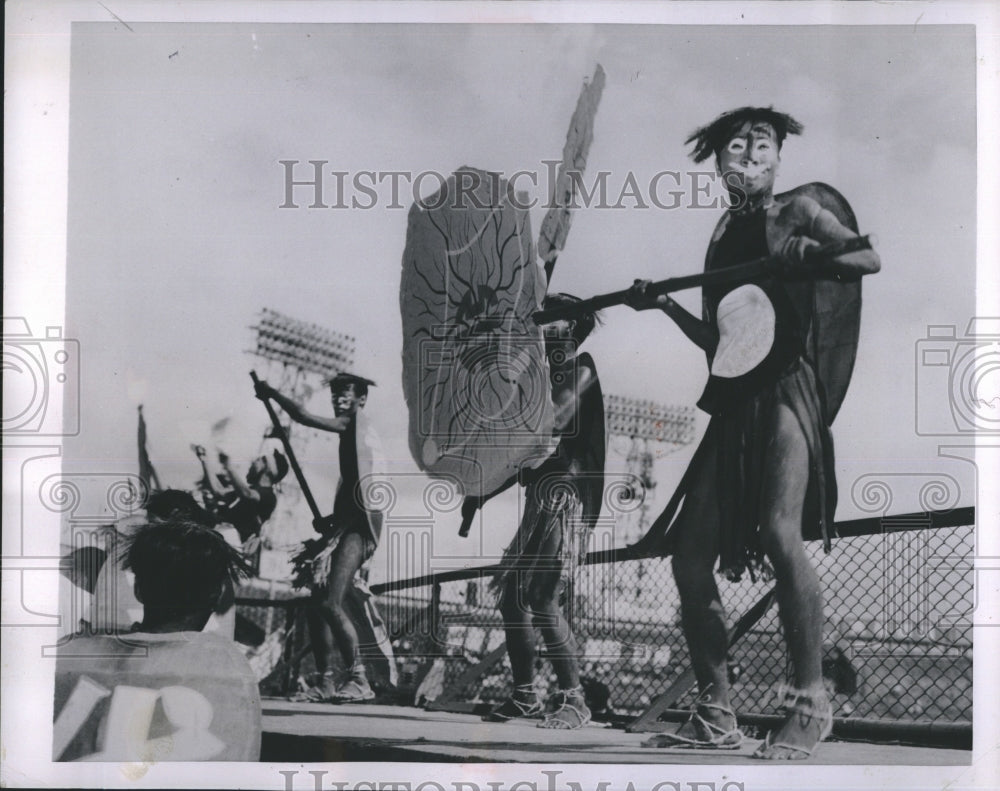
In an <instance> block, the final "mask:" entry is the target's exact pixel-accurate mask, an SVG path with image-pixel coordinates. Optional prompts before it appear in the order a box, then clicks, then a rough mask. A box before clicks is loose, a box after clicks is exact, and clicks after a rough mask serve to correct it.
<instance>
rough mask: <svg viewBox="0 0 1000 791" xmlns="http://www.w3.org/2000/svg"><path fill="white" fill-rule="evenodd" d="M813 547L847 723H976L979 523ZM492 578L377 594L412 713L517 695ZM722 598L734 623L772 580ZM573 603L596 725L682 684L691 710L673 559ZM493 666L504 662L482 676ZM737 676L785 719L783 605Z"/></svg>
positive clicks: (620, 567)
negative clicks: (778, 697) (777, 695)
mask: <svg viewBox="0 0 1000 791" xmlns="http://www.w3.org/2000/svg"><path fill="white" fill-rule="evenodd" d="M807 550H808V552H809V554H810V556H811V558H812V560H813V563H814V565H815V567H816V569H817V571H818V573H819V575H820V578H821V583H822V588H823V591H824V596H825V613H826V624H825V629H824V646H823V674H824V678H825V680H826V684H827V687H828V689H829V691H830V693H831V695H832V697H833V703H834V708H835V713H836V715H837V716H838V717H839V718H854V719H858V718H860V719H864V720H872V721H885V720H892V721H896V722H911V723H918V722H920V723H926V722H934V723H938V722H944V723H957V724H964V723H971V721H972V627H971V623H972V611H973V608H974V604H975V602H974V595H973V574H972V559H973V553H974V528H973V527H971V526H966V527H947V528H933V527H929V526H927V525H926V524H925V525H924V526H923V528H922V529H921V525H920V524H919V523H917V524H916V525H914V524H907V525H902V529H898V530H895V529H893V530H887V531H886V532H880V533H876V534H873V535H857V536H850V537H845V538H840V539H837V540H836V541H835V542H834V547H833V551H832V552H831V553H830V554H828V555H827V554H825V553H824V552H823V549H822V544H821V542H818V541H815V542H808V543H807ZM488 581H489V580H488V577H481V578H476V579H460V580H454V581H446V582H441V583H439V584H438V586H437V587H438V590H437V592H435V593H433V594H432V593H431V587H430V586H428V587H424V588H414V589H410V590H403V591H398V592H390V593H387V594H385V595H383V596H382V597H380V599H379V606H380V608H381V609H382V611H383V614H384V616H385V617H386V620H387V623H388V624H389V629H390V632H391V633H392V634H393V635H394V637H395V640H394V645H395V647H396V652H397V662H398V664H399V668H400V687H401V688H402V689H401V692H403V693H404V694H405V695H406V696H407V697H409V696H411V695H412V698H411V699H412V700H413V702H416V703H418V704H423V703H428V702H431V701H442V700H447V701H451V702H453V703H459V704H464V705H466V706H468V705H469V704H494V703H497V702H499V701H501V700H502V699H503V698H504V697H505V696H506V695H507V694H509V691H510V686H511V678H510V671H509V667H508V664H507V660H506V656H505V654H504V653H503V639H504V638H503V628H502V624H501V622H500V619H499V617H498V615H497V613H496V610H495V607H494V603H493V601H492V600H491V598H490V597H489V596H488V595H487V592H486V585H487V583H488ZM719 588H720V592H721V594H722V598H723V603H724V604H725V605H726V608H727V611H728V613H729V617H730V621H731V622H732V621H734V620H735V619H736V618H738V617H739V616H740V615H742V614H743V613H745V612H747V611H748V610H750V609H751V607H753V606H754V604H755V603H758V602H760V600H761V599H762V597H764V596H765V595H767V593H768V591H769V590H770V588H771V583H768V582H764V581H757V582H751V581H749V580H744V581H743V582H739V583H730V582H727V581H725V580H722V579H719ZM565 604H566V610H567V613H568V615H569V616H570V618H571V620H572V622H573V627H574V631H575V633H576V636H577V642H578V646H579V649H580V656H581V671H582V679H583V684H584V688H585V692H586V693H587V696H588V698H589V702H590V704H591V708H592V709H593V710H594V712H595V715H596V716H597V718H601V717H605V718H608V717H615V716H616V717H635V716H638V715H640V714H642V713H643V712H644V711H645V710H646V709H647V708H648V707H649V706H650V704H651V703H652V702H653V700H655V699H656V698H657V696H659V695H660V694H661V693H662V692H664V691H665V690H667V689H671V688H677V697H676V700H674V701H673V702H672V703H671V704H670V705H671V706H672V707H674V708H685V707H690V706H691V705H692V704H693V702H694V695H695V690H694V688H693V681H690V680H689V681H688V682H687V683H686V684H685V671H686V670H687V669H688V667H689V661H688V655H687V649H686V646H685V641H684V637H683V634H682V632H681V628H680V624H679V613H678V597H677V591H676V588H675V586H674V582H673V576H672V573H671V570H670V560H669V558H647V559H641V560H622V561H619V562H612V563H597V564H594V565H590V566H586V567H584V568H583V569H581V570H580V573H579V577H578V579H577V581H576V585H575V590H574V591H572V592H571V593H570V595H569V596H568V601H566V602H565ZM540 649H541V647H540ZM540 657H542V658H541V659H540V660H539V666H538V671H539V672H538V673H537V681H536V684H537V686H538V689H539V692H540V693H542V694H546V693H547V692H548V691H549V688H550V687H553V685H554V684H555V679H554V677H553V676H552V675H551V672H550V668H549V665H548V663H547V662H545V661H544V650H543V649H541V650H540ZM484 659H485V660H496V661H493V662H492V664H490V662H489V661H487V662H486V663H485V664H484V665H483V667H484V668H485V670H484V672H482V673H481V674H477V673H476V672H473V669H474V668H475V667H476V666H477V665H478V664H479V663H481V662H483V660H484ZM487 666H488V667H487ZM729 672H730V679H731V682H732V693H733V702H734V705H735V707H736V709H737V710H738V711H740V712H741V714H743V715H747V714H750V715H753V714H763V715H766V714H775V713H777V709H776V708H775V706H776V704H777V701H775V700H772V692H773V690H774V688H775V687H776V686H777V684H778V683H779V682H782V681H786V680H788V679H789V678H790V664H789V659H788V656H787V653H786V651H785V648H784V642H783V640H782V635H781V627H780V624H779V622H778V617H777V611H776V608H775V607H774V606H770V607H768V608H767V609H766V611H765V613H764V615H763V617H762V618H760V620H758V621H757V622H756V623H755V624H753V625H752V626H751V628H750V630H749V631H748V632H747V633H746V634H745V635H744V636H743V637H742V639H740V640H738V641H737V642H735V643H734V645H733V646H732V649H731V652H730V656H729ZM688 678H689V676H688ZM432 705H433V704H432Z"/></svg>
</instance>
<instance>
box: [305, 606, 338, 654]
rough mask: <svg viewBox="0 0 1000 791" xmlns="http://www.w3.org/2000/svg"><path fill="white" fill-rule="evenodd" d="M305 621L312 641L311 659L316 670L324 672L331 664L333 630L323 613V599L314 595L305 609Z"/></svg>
mask: <svg viewBox="0 0 1000 791" xmlns="http://www.w3.org/2000/svg"><path fill="white" fill-rule="evenodd" d="M306 622H307V623H308V624H309V641H310V642H311V643H312V653H313V659H314V660H315V662H316V672H317V673H326V672H328V671H329V670H330V668H331V667H332V666H333V652H334V650H335V648H334V644H333V632H331V631H330V625H329V624H328V623H327V622H326V618H325V617H324V615H323V599H321V598H320V597H319V596H315V597H314V598H313V601H312V602H310V604H309V607H308V608H307V609H306Z"/></svg>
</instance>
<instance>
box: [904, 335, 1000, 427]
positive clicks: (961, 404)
mask: <svg viewBox="0 0 1000 791" xmlns="http://www.w3.org/2000/svg"><path fill="white" fill-rule="evenodd" d="M915 364H916V391H915V394H916V411H915V415H916V431H917V434H918V435H921V436H932V437H933V436H956V435H967V434H977V433H979V434H984V433H986V434H997V433H1000V317H985V318H978V317H977V318H973V319H971V320H970V321H969V324H968V327H967V328H966V330H965V334H964V335H962V336H959V335H958V333H957V328H956V326H955V325H954V324H947V325H931V326H929V327H928V328H927V337H926V338H922V339H921V340H919V341H917V344H916V360H915ZM943 399H947V403H944V401H943Z"/></svg>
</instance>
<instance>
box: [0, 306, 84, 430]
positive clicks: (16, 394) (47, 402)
mask: <svg viewBox="0 0 1000 791" xmlns="http://www.w3.org/2000/svg"><path fill="white" fill-rule="evenodd" d="M2 359H3V378H4V388H3V396H4V398H3V433H4V435H5V436H28V435H30V436H33V437H71V436H76V435H77V434H79V433H80V343H79V341H76V340H74V339H72V338H64V337H63V333H62V328H61V327H46V328H45V334H44V335H40V336H35V335H33V334H32V332H31V329H30V328H29V326H28V322H27V320H26V319H24V318H23V317H20V316H11V317H8V316H5V317H3V357H2Z"/></svg>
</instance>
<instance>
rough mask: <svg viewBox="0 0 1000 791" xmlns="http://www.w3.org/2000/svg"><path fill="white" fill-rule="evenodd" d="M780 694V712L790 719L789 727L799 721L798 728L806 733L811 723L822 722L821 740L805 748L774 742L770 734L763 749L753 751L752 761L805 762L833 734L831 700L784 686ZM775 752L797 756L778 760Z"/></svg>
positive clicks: (819, 738) (820, 728) (763, 744)
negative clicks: (793, 720)
mask: <svg viewBox="0 0 1000 791" xmlns="http://www.w3.org/2000/svg"><path fill="white" fill-rule="evenodd" d="M778 694H781V695H783V696H784V697H783V700H782V702H781V708H782V709H783V710H784V711H785V713H786V715H787V719H786V720H785V722H786V724H787V723H788V722H789V721H790V720H791V719H792V718H793V717H796V718H797V719H798V724H799V725H800V726H801V727H802V729H803V730H805V729H806V727H807V726H808V725H809V723H811V722H819V737H818V738H817V739H816V741H815V742H813V745H812V747H802V746H800V745H797V744H789V743H788V742H784V741H779V742H772V741H771V733H770V732H769V733H768V734H767V736H765V737H764V741H763V743H762V744H761V745H760V747H758V748H757V749H756V750H755V751H754V753H753V757H754V758H761V759H763V760H765V761H804V760H805V759H806V758H810V757H812V754H813V752H814V751H815V750H816V747H817V746H819V743H820V742H821V741H823V740H824V739H825V738H826V737H827V736H829V735H830V733H831V732H832V731H833V707H832V706H831V705H830V699H829V698H828V697H827V696H826V695H825V694H824V695H822V697H814V696H812V695H810V694H809V693H808V692H803V691H802V690H799V689H792V688H790V687H785V686H781V687H779V689H778ZM775 748H777V749H780V750H786V751H789V752H792V753H797V754H793V755H781V756H776V755H774V753H773V751H774V749H775Z"/></svg>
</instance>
